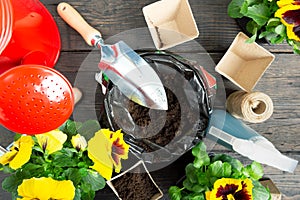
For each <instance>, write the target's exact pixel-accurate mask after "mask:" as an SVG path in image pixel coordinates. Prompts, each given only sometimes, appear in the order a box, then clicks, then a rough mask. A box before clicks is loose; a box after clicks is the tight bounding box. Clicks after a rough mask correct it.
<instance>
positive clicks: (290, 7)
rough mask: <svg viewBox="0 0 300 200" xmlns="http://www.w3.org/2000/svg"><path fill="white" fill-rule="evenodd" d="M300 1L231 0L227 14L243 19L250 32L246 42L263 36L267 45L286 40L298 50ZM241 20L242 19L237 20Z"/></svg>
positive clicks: (299, 45) (298, 51)
mask: <svg viewBox="0 0 300 200" xmlns="http://www.w3.org/2000/svg"><path fill="white" fill-rule="evenodd" d="M299 13H300V3H299V1H297V0H263V1H260V0H254V1H247V0H232V1H231V2H230V3H229V5H228V15H229V16H230V17H232V18H235V19H238V21H244V22H245V23H243V24H244V26H245V27H244V28H245V30H246V31H247V32H248V33H249V34H250V35H251V38H250V39H249V40H248V41H247V42H254V41H255V40H259V39H262V38H264V39H265V40H266V41H267V42H269V43H270V44H280V43H284V42H286V43H287V44H289V45H290V46H291V48H292V49H293V51H294V52H295V53H297V54H299V53H300V31H299V21H300V18H299ZM240 19H242V20H240Z"/></svg>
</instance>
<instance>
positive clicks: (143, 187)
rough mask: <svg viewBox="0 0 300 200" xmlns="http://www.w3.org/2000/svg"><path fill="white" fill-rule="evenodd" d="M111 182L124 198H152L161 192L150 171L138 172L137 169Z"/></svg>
mask: <svg viewBox="0 0 300 200" xmlns="http://www.w3.org/2000/svg"><path fill="white" fill-rule="evenodd" d="M111 182H112V184H113V186H114V188H115V189H116V191H117V192H118V195H119V197H120V198H121V199H122V200H140V199H143V200H151V199H155V196H159V194H160V191H159V190H158V188H157V187H156V186H155V184H154V183H153V182H152V180H151V178H150V177H149V176H148V173H138V171H136V170H135V171H134V172H132V171H131V172H127V173H125V174H124V175H122V176H120V177H119V178H117V179H114V180H112V181H111Z"/></svg>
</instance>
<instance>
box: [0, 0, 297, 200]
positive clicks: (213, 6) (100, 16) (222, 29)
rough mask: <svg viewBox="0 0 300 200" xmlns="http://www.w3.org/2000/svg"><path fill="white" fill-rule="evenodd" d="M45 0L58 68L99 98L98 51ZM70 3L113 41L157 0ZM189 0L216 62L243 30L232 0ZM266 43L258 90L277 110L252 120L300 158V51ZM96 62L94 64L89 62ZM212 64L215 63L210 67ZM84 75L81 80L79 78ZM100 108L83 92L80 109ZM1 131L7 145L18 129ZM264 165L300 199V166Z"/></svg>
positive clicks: (166, 179) (165, 180)
mask: <svg viewBox="0 0 300 200" xmlns="http://www.w3.org/2000/svg"><path fill="white" fill-rule="evenodd" d="M41 2H42V3H43V4H44V5H45V6H46V7H47V9H48V10H49V11H50V13H51V14H52V15H53V17H54V19H55V21H56V22H57V25H58V28H59V31H60V34H61V41H62V49H61V55H60V58H59V61H58V63H57V65H56V69H58V70H59V71H61V72H62V73H63V74H64V75H65V76H66V77H67V78H68V79H69V80H70V81H71V82H72V83H73V84H75V82H76V81H77V82H76V83H77V84H79V85H80V87H81V89H82V91H84V93H85V95H86V96H89V97H90V96H92V97H93V96H95V97H98V95H99V94H100V91H99V88H97V84H96V83H95V82H93V81H90V79H93V74H94V72H96V71H97V66H96V64H97V62H98V60H99V55H98V52H97V51H95V50H94V48H92V47H89V46H88V45H86V44H85V42H84V41H83V39H82V38H81V37H80V35H79V34H78V33H76V32H75V31H74V30H73V29H71V28H70V27H69V26H68V25H66V23H65V22H63V21H62V19H61V18H60V17H59V16H58V14H57V12H56V6H57V4H58V3H59V2H60V1H59V0H41ZM66 2H68V3H70V4H71V5H73V6H74V7H75V8H76V9H77V10H78V11H79V12H80V13H81V14H82V15H83V17H84V18H85V19H86V20H87V21H88V22H89V23H90V24H91V25H92V26H94V27H95V28H96V29H99V30H101V32H102V34H103V37H104V39H107V40H108V41H110V40H109V38H111V36H115V35H117V34H120V33H122V32H124V31H128V30H134V29H141V28H145V27H146V22H145V20H144V17H143V14H142V11H141V9H142V7H143V6H145V5H148V4H150V3H152V2H155V1H154V0H144V1H141V0H127V1H121V0H101V1H99V0H80V1H79V0H77V1H76V0H66ZM189 2H190V5H191V8H192V10H193V14H194V17H195V20H196V23H197V26H198V29H199V32H200V35H199V37H198V38H197V39H195V41H196V42H197V43H200V44H201V45H202V46H203V47H204V48H205V49H206V50H207V52H208V53H209V55H210V56H211V58H212V60H213V61H214V62H215V63H218V61H219V60H220V59H221V58H222V56H223V55H224V53H225V52H226V50H227V49H228V47H229V45H230V44H231V42H232V41H233V39H234V37H235V36H236V34H237V33H238V32H239V31H241V28H240V27H239V26H238V25H237V23H236V21H235V20H233V19H231V18H229V17H228V15H227V5H228V3H229V2H230V0H214V1H213V0H189ZM139 37H140V40H139V41H138V42H143V40H148V39H149V38H148V37H146V36H143V35H140V36H139ZM138 42H137V43H138ZM194 45H195V44H192V45H190V46H188V45H187V46H185V48H183V49H184V51H183V52H184V53H189V54H193V55H196V56H203V52H198V50H197V49H196V50H195V48H196V46H194ZM261 45H262V46H263V47H265V48H266V49H267V50H269V51H271V52H272V53H274V55H275V57H276V58H275V61H274V62H273V63H272V65H271V66H270V67H269V69H268V70H267V71H266V73H265V74H264V76H263V77H262V79H261V80H260V81H259V83H258V85H257V86H256V88H255V90H256V91H261V92H264V93H266V94H268V95H269V96H270V97H271V98H272V100H273V103H274V113H273V115H272V117H271V118H270V119H269V120H267V121H266V122H264V123H261V124H248V123H247V124H248V125H249V126H250V127H252V128H253V129H254V130H256V131H257V132H258V133H260V134H262V135H263V136H265V137H266V138H268V139H269V140H270V141H271V142H272V143H273V144H274V145H275V146H276V148H278V149H279V150H280V151H281V152H282V153H283V154H285V155H288V156H290V157H292V158H294V159H297V160H300V132H299V130H300V100H299V99H300V93H299V92H300V79H299V78H300V72H299V63H300V56H299V55H294V54H293V53H292V50H291V48H290V47H289V46H288V45H286V44H282V45H268V44H267V43H261ZM181 50H182V49H180V50H178V51H181ZM204 54H205V53H204ZM201 64H202V65H210V62H209V61H204V63H201ZM94 65H95V67H85V66H94ZM209 67H210V68H211V66H209ZM78 77H80V78H78ZM79 79H80V81H78V80H79ZM224 84H225V86H226V90H227V91H230V90H233V89H235V86H233V85H232V83H230V82H229V81H228V80H226V79H224ZM95 104H96V106H95ZM100 107H101V99H100V100H99V99H93V98H86V97H84V99H83V101H81V102H79V105H78V107H77V110H76V112H79V113H82V112H86V113H87V115H88V114H90V113H93V112H99V109H100ZM95 109H96V111H95ZM0 131H1V133H0V144H2V145H8V144H9V143H10V141H12V138H13V134H12V133H10V132H9V131H7V130H5V129H4V128H3V127H1V128H0ZM213 151H214V152H228V153H230V154H231V155H233V156H235V157H238V158H240V159H242V161H243V162H244V163H249V162H250V161H249V160H248V159H246V158H242V157H240V156H239V155H238V154H235V153H232V152H230V151H229V150H227V149H225V148H224V147H222V146H220V145H216V146H215V147H214V149H213ZM190 160H191V158H190V156H189V155H185V156H183V157H182V158H180V160H178V161H176V162H175V163H173V164H172V165H170V166H168V167H166V168H164V169H162V170H159V171H155V172H152V175H153V178H154V179H155V181H156V182H157V184H158V185H159V186H160V187H161V188H162V190H163V191H164V193H166V192H167V189H168V187H169V186H170V185H174V184H175V183H176V181H177V180H178V179H179V178H180V177H181V176H182V175H183V173H184V166H185V165H186V164H187V163H188V162H189V161H190ZM264 167H265V174H266V176H267V177H269V178H271V179H272V180H273V182H274V183H275V184H276V186H277V187H278V188H279V190H280V191H281V193H282V194H283V199H287V200H288V199H290V200H298V199H300V167H299V166H298V167H297V169H296V170H295V172H294V173H286V172H282V171H280V170H277V169H275V168H272V167H269V166H264ZM3 178H4V175H3V174H2V173H1V174H0V181H2V180H3ZM0 199H5V200H6V199H10V196H9V194H8V193H6V192H4V191H3V190H0ZM96 199H115V198H114V196H113V194H112V193H111V191H110V189H108V188H106V189H105V190H102V191H100V192H99V193H98V194H97V198H96ZM163 199H168V197H167V195H164V197H163Z"/></svg>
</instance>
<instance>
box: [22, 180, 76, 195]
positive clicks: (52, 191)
mask: <svg viewBox="0 0 300 200" xmlns="http://www.w3.org/2000/svg"><path fill="white" fill-rule="evenodd" d="M18 195H19V196H20V197H22V198H17V199H18V200H30V199H39V200H49V199H60V200H73V199H74V197H75V187H74V185H73V182H72V181H70V180H63V181H57V180H54V179H52V178H46V177H42V178H31V179H25V180H23V182H22V183H21V184H20V185H19V187H18Z"/></svg>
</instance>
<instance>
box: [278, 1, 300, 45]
mask: <svg viewBox="0 0 300 200" xmlns="http://www.w3.org/2000/svg"><path fill="white" fill-rule="evenodd" d="M299 15H300V5H291V4H289V5H286V6H283V7H281V8H280V9H278V10H277V11H276V12H275V15H274V16H275V17H278V18H280V21H281V22H282V23H283V24H284V25H285V26H286V28H287V36H288V38H289V39H292V40H295V41H300V29H299V28H300V19H299V17H298V16H299Z"/></svg>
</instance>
